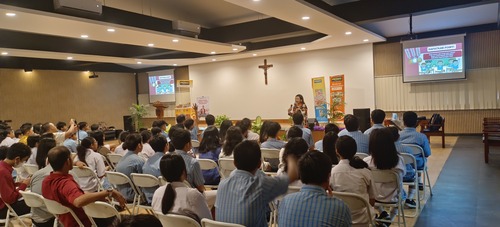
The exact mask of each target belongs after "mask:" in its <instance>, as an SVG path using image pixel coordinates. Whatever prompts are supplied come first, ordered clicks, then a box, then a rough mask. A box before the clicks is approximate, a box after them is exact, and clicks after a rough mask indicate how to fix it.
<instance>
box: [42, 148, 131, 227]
mask: <svg viewBox="0 0 500 227" xmlns="http://www.w3.org/2000/svg"><path fill="white" fill-rule="evenodd" d="M96 145H97V144H96ZM48 160H49V163H50V166H52V168H53V172H51V173H50V175H49V176H47V177H45V179H44V180H43V182H42V196H43V197H45V198H46V199H49V200H54V201H56V202H59V203H60V204H62V205H63V206H66V207H68V208H69V209H71V210H72V211H73V212H74V213H75V214H76V216H77V217H78V219H80V221H81V222H82V223H83V225H84V226H91V223H90V220H89V218H88V216H87V215H86V214H85V212H84V211H83V209H82V207H83V206H85V205H87V204H90V203H93V202H95V201H102V200H104V199H105V198H106V197H108V198H111V197H113V198H114V199H115V200H116V201H118V202H119V203H120V206H121V207H125V199H124V198H123V196H122V195H121V194H120V193H119V192H118V191H116V190H111V189H108V190H107V191H100V192H92V193H84V192H83V190H82V189H81V188H80V187H79V186H78V184H77V183H76V182H75V180H74V179H73V177H72V176H71V175H70V174H69V171H70V170H71V169H73V161H72V159H71V152H70V151H69V150H68V148H66V147H64V146H58V147H55V148H52V149H51V150H50V151H49V154H48ZM112 219H114V218H112ZM94 221H95V222H96V223H97V225H98V226H99V227H100V226H108V225H109V224H110V223H109V221H108V220H106V219H94ZM59 222H61V223H62V224H63V225H64V226H78V224H77V222H76V220H75V219H74V218H73V216H72V215H71V214H70V213H66V214H61V215H59Z"/></svg>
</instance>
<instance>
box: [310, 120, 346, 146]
mask: <svg viewBox="0 0 500 227" xmlns="http://www.w3.org/2000/svg"><path fill="white" fill-rule="evenodd" d="M329 132H333V133H334V134H335V135H338V134H339V132H340V129H339V126H337V125H336V124H333V123H328V124H326V125H325V135H326V134H328V133H329ZM323 139H324V138H323ZM314 149H316V150H318V151H323V140H318V142H316V143H315V144H314Z"/></svg>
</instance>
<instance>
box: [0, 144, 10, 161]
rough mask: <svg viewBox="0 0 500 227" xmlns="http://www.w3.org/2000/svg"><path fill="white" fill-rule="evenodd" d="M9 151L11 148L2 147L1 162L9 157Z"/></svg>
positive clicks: (0, 152) (0, 150) (0, 148)
mask: <svg viewBox="0 0 500 227" xmlns="http://www.w3.org/2000/svg"><path fill="white" fill-rule="evenodd" d="M8 151H9V147H7V146H1V147H0V160H4V159H5V158H6V157H7V152H8Z"/></svg>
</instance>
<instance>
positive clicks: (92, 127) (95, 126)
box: [90, 124, 99, 131]
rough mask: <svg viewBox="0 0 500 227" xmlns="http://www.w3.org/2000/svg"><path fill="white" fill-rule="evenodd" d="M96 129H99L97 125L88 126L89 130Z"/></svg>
mask: <svg viewBox="0 0 500 227" xmlns="http://www.w3.org/2000/svg"><path fill="white" fill-rule="evenodd" d="M98 129H99V125H98V124H92V125H90V130H92V131H97V130H98Z"/></svg>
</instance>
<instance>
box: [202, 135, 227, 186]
mask: <svg viewBox="0 0 500 227" xmlns="http://www.w3.org/2000/svg"><path fill="white" fill-rule="evenodd" d="M204 132H205V134H204V135H205V136H204V137H203V138H202V139H201V143H200V147H199V148H198V152H199V154H200V156H199V158H200V159H202V158H203V159H210V160H212V161H214V162H215V163H219V155H220V152H221V149H222V146H221V145H220V138H219V130H217V128H216V127H215V126H209V127H208V128H207V129H206V130H205V131H204ZM201 172H202V174H203V178H204V179H205V184H210V185H218V184H219V182H220V175H219V171H217V169H210V170H202V171H201Z"/></svg>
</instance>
